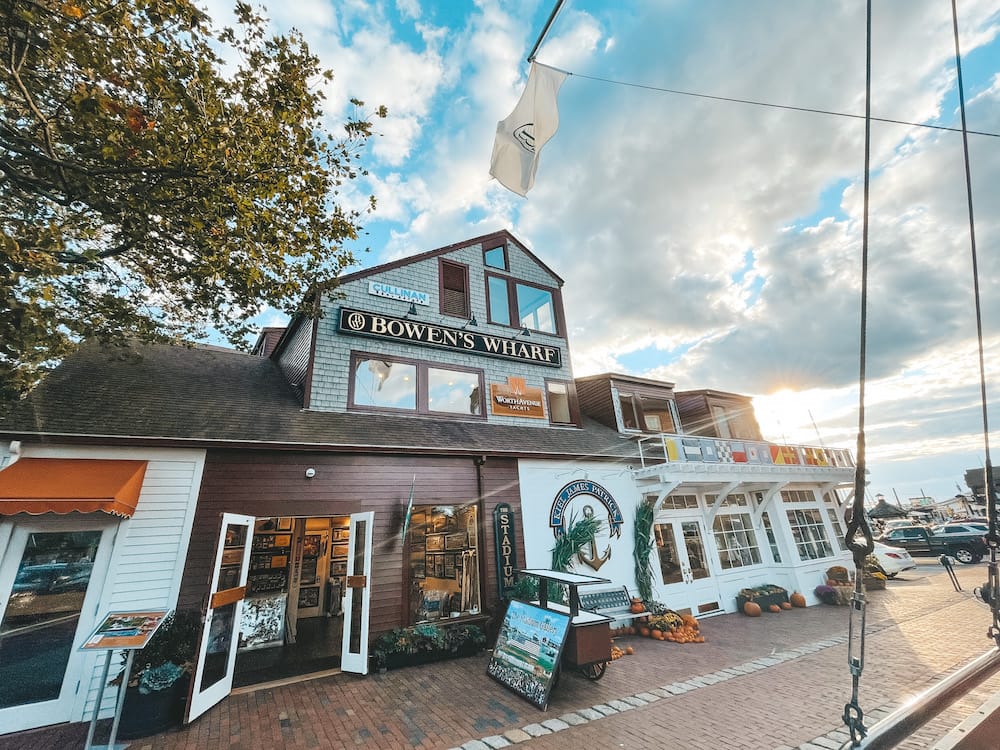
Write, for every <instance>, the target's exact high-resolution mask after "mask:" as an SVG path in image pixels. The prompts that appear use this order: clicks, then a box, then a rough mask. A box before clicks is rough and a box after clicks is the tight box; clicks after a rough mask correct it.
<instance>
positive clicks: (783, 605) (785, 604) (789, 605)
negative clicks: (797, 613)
mask: <svg viewBox="0 0 1000 750" xmlns="http://www.w3.org/2000/svg"><path fill="white" fill-rule="evenodd" d="M781 608H782V609H791V608H792V603H791V602H782V603H781Z"/></svg>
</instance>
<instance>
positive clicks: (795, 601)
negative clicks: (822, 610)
mask: <svg viewBox="0 0 1000 750" xmlns="http://www.w3.org/2000/svg"><path fill="white" fill-rule="evenodd" d="M788 601H790V602H791V603H792V606H793V607H804V606H806V598H805V597H804V596H803V595H802V594H800V593H799V592H798V591H796V592H795V593H794V594H792V595H791V596H790V597H788Z"/></svg>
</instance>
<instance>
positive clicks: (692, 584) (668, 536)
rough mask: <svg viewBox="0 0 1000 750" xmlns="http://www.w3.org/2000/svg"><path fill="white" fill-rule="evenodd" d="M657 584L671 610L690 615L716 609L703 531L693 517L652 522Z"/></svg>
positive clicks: (699, 522)
mask: <svg viewBox="0 0 1000 750" xmlns="http://www.w3.org/2000/svg"><path fill="white" fill-rule="evenodd" d="M653 536H654V540H655V542H656V549H657V552H658V558H659V559H658V563H659V569H660V577H661V578H660V579H661V581H662V582H663V586H662V587H660V589H661V592H662V595H663V597H664V600H665V602H666V603H667V604H668V605H669V606H670V607H671V608H672V609H690V610H691V612H692V614H695V615H697V614H704V613H706V612H712V611H716V610H719V609H720V608H721V607H720V604H719V588H718V585H717V583H716V581H715V579H714V577H713V576H712V570H711V567H710V564H709V561H708V554H707V553H708V550H707V549H706V546H705V532H704V527H703V526H702V522H701V521H700V520H697V519H690V520H684V519H672V520H668V521H663V522H661V523H657V524H654V526H653Z"/></svg>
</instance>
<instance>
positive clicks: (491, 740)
mask: <svg viewBox="0 0 1000 750" xmlns="http://www.w3.org/2000/svg"><path fill="white" fill-rule="evenodd" d="M483 742H485V743H486V744H487V745H489V746H490V747H492V748H501V747H510V745H511V742H510V740H508V739H507V738H506V737H503V736H501V735H499V734H494V735H491V736H489V737H483Z"/></svg>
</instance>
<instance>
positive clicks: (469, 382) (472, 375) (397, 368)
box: [350, 353, 484, 417]
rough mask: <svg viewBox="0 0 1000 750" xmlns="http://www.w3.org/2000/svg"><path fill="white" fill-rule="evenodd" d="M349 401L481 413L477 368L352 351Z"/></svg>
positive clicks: (447, 412) (379, 406) (460, 413)
mask: <svg viewBox="0 0 1000 750" xmlns="http://www.w3.org/2000/svg"><path fill="white" fill-rule="evenodd" d="M352 362H353V365H352V371H353V372H354V378H353V380H352V383H351V398H350V404H351V406H354V407H361V408H366V409H389V410H393V411H407V412H413V413H417V414H439V415H453V416H475V417H483V416H484V411H483V408H484V404H483V374H482V372H481V371H479V370H466V369H458V368H452V367H444V366H442V365H438V364H433V365H432V364H429V363H426V362H412V361H401V360H398V359H394V358H392V357H386V356H383V355H377V354H362V353H355V354H354V355H353V357H352Z"/></svg>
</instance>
